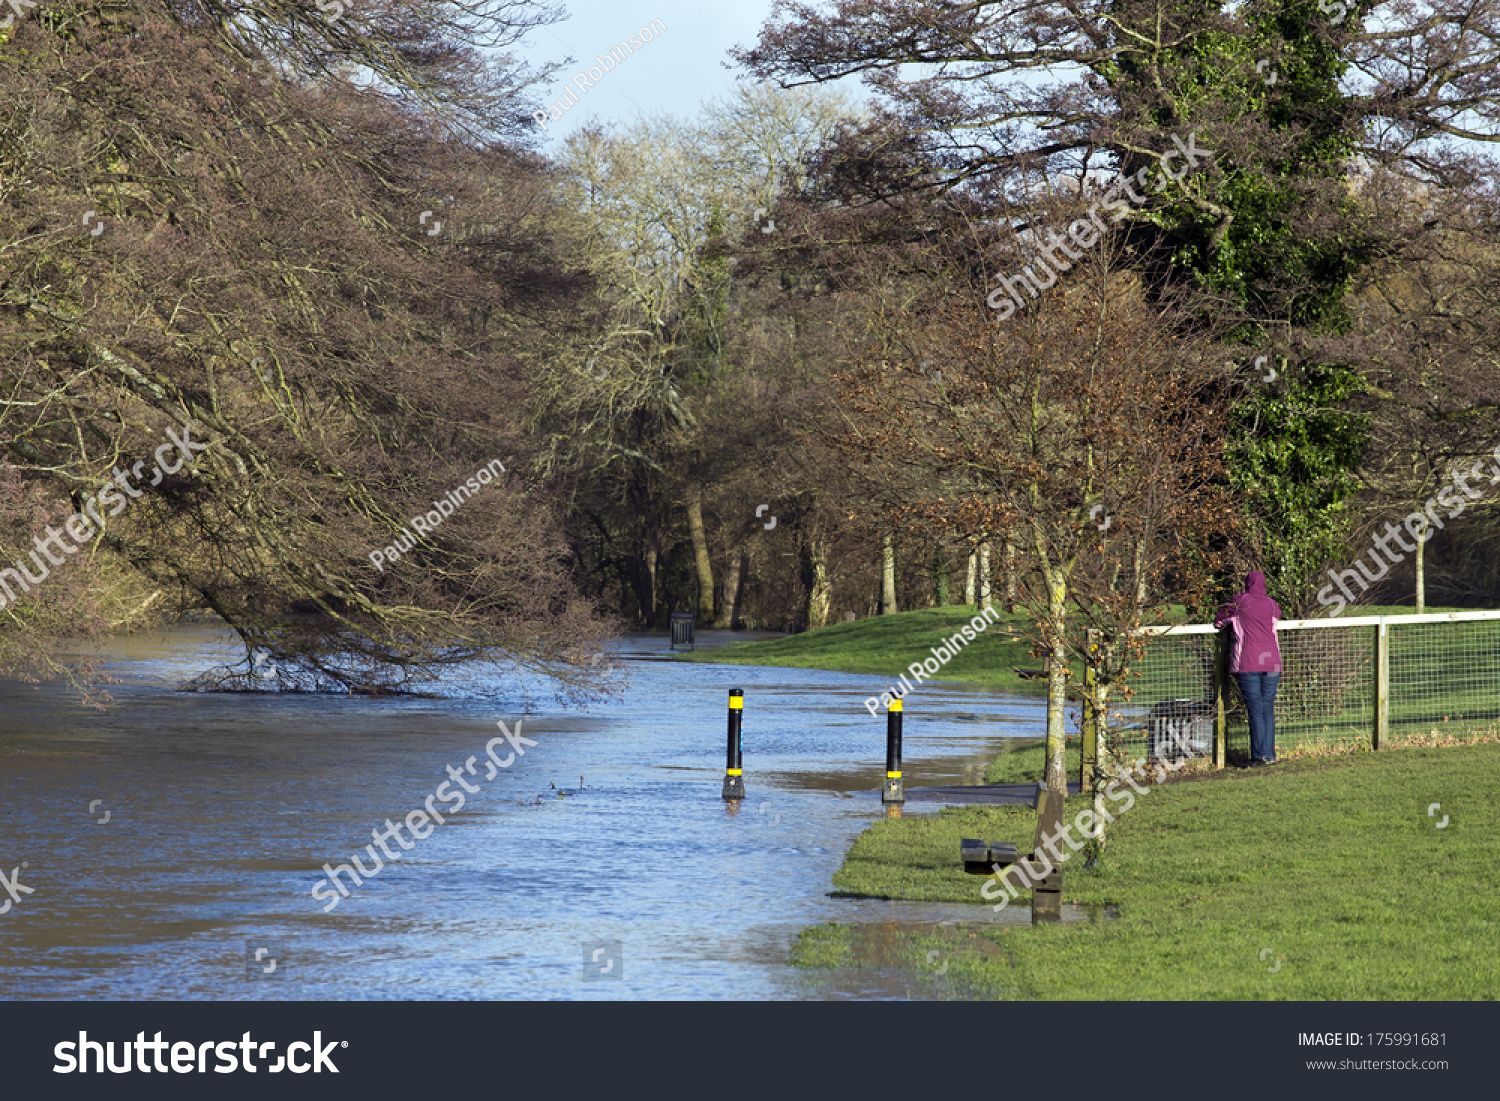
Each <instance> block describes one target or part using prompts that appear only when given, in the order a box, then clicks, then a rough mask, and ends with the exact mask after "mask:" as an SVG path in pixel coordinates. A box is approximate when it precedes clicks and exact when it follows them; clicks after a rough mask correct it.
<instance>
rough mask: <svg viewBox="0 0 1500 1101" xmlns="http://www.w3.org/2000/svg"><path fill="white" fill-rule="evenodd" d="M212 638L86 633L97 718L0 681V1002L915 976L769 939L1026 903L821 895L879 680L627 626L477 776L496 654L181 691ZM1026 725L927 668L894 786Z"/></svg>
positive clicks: (864, 802) (843, 991)
mask: <svg viewBox="0 0 1500 1101" xmlns="http://www.w3.org/2000/svg"><path fill="white" fill-rule="evenodd" d="M744 637H746V636H744V635H737V636H735V638H736V639H740V638H744ZM227 639H228V636H227V635H226V634H225V633H223V632H219V631H216V630H214V629H212V628H209V627H206V626H183V627H178V628H174V629H173V630H171V631H170V632H166V633H158V634H156V635H154V636H138V637H135V638H130V639H119V640H114V641H112V642H110V643H109V644H108V645H107V646H106V647H105V648H104V649H103V651H102V655H101V656H102V660H103V662H104V668H105V670H106V671H107V672H108V673H109V674H110V675H112V676H113V677H115V678H116V679H117V681H118V683H116V684H114V685H113V686H112V687H111V689H110V691H111V692H112V694H113V696H114V699H115V702H114V704H113V706H112V707H110V708H109V709H108V710H105V711H102V712H101V711H97V710H93V709H90V708H88V707H86V706H84V705H82V704H81V703H79V702H78V701H77V700H76V698H75V697H74V696H72V695H71V694H70V693H69V690H68V689H66V688H64V687H61V686H59V685H44V686H42V687H41V688H40V689H36V688H32V687H30V686H26V685H21V684H16V683H13V682H7V683H5V684H4V685H3V686H0V706H3V713H0V874H3V875H5V876H6V877H10V875H11V869H12V868H17V869H19V871H18V874H17V875H16V876H15V877H13V879H14V882H15V883H16V884H18V886H17V887H16V888H15V891H14V892H7V891H6V890H4V889H0V902H10V903H11V905H10V908H9V910H8V912H5V913H3V914H0V997H3V998H7V999H42V998H47V999H53V998H55V999H159V998H192V999H199V998H201V999H215V1000H231V999H232V1000H245V999H248V1000H285V999H330V1000H346V999H429V998H442V999H467V998H474V999H661V998H691V999H720V998H724V999H743V998H756V999H761V998H765V999H840V998H903V997H929V996H940V995H938V994H936V993H934V992H933V991H932V989H931V986H930V984H929V985H928V986H927V987H920V984H918V986H919V987H920V988H918V989H914V988H913V981H912V975H911V973H910V970H909V968H903V967H896V966H889V967H888V966H883V965H880V966H867V967H862V968H840V969H837V970H833V971H826V972H823V971H804V970H799V969H797V968H794V967H792V966H790V965H788V963H787V951H788V948H789V946H790V945H791V943H792V941H793V939H794V938H795V936H796V934H797V932H798V931H799V930H801V929H803V928H805V927H806V926H808V925H812V924H816V923H818V922H824V921H842V922H854V923H861V924H862V925H863V926H864V931H865V932H867V933H870V932H873V933H876V934H879V933H881V932H884V933H890V932H891V931H894V930H901V929H908V928H920V927H923V926H932V927H938V926H942V925H945V924H946V925H949V926H951V925H953V924H954V923H957V922H988V921H1002V920H1003V921H1021V920H1025V917H1026V908H1025V907H1011V908H1009V909H1008V910H1007V911H1004V912H1002V913H1001V914H999V915H996V914H994V913H992V911H991V910H990V909H989V908H988V907H985V906H979V905H974V906H967V905H962V904H927V903H915V902H893V901H881V900H870V899H844V898H836V897H832V896H831V893H830V892H831V891H832V885H831V882H830V881H831V877H832V875H833V873H834V872H835V871H836V870H837V869H838V867H839V865H840V863H841V862H842V859H843V856H844V853H845V852H846V850H847V848H848V846H849V844H850V843H851V842H852V841H853V839H854V837H855V836H857V835H858V833H859V832H860V831H861V830H863V829H864V828H865V827H866V826H867V825H868V824H869V823H870V822H871V821H872V820H874V819H876V818H879V817H882V816H883V812H882V809H881V805H880V801H879V786H880V781H881V777H882V775H883V770H884V744H885V724H884V718H883V716H882V717H881V718H879V719H872V718H871V717H870V715H869V713H868V712H867V711H866V710H865V708H864V706H863V700H864V699H865V697H867V696H869V695H871V694H878V693H879V692H880V691H882V690H883V689H884V688H885V686H886V685H887V684H888V683H889V681H890V678H889V677H885V678H880V677H872V676H856V675H850V674H841V673H827V672H819V671H814V670H796V669H772V668H764V667H733V666H723V665H703V664H693V663H686V662H681V661H673V660H664V659H665V658H666V656H667V655H666V653H665V651H666V649H667V644H666V640H665V639H664V638H662V637H661V636H651V637H634V638H629V639H626V640H625V641H624V642H623V643H622V644H621V646H620V650H621V654H622V657H624V658H625V668H626V672H627V676H628V684H627V686H626V687H625V689H624V690H623V693H622V694H621V695H620V696H618V697H617V698H615V699H612V700H610V701H609V702H605V703H600V704H597V705H595V706H592V707H591V708H588V709H583V710H562V709H559V708H553V709H551V710H548V709H547V708H546V707H545V706H540V707H539V709H538V710H537V711H536V712H535V713H534V714H531V715H528V716H526V717H525V718H524V719H522V721H521V730H520V733H521V735H522V736H523V737H525V738H527V739H530V740H532V741H534V742H535V743H536V744H535V745H534V746H533V745H526V744H525V743H521V744H522V748H524V750H525V752H524V754H523V755H519V756H516V757H514V759H513V760H512V761H511V763H510V765H509V767H507V768H503V769H498V770H497V769H494V768H493V766H488V770H489V771H493V772H494V777H493V779H489V778H487V777H486V772H487V761H488V758H487V757H486V754H485V746H486V743H487V742H488V741H489V740H490V739H491V738H493V737H495V736H496V735H497V734H498V733H499V731H498V729H497V726H496V723H497V720H505V721H506V722H507V723H508V724H509V725H510V726H511V728H512V729H513V730H514V728H515V722H516V720H517V718H519V717H520V716H521V714H522V712H521V706H522V703H521V696H520V693H519V690H518V688H517V687H516V685H515V684H514V683H511V682H509V681H508V680H507V678H504V677H501V678H499V679H498V681H497V683H495V684H493V685H492V686H491V687H492V692H491V693H489V696H488V698H458V699H442V700H417V699H396V700H391V699H385V700H367V699H347V698H331V697H326V696H325V697H317V696H294V695H269V694H265V695H262V694H239V695H224V694H189V693H182V692H178V691H176V690H175V689H176V687H177V686H178V685H179V684H180V683H182V682H183V681H184V680H186V679H187V678H189V677H190V676H192V675H194V674H196V673H199V672H201V671H202V670H204V669H205V668H207V667H209V666H210V665H211V664H213V663H215V662H216V661H219V660H223V659H224V658H225V657H226V656H227V655H228V654H229V653H230V650H229V648H228V645H227ZM725 640H726V636H715V635H714V634H713V633H711V632H701V633H700V636H699V644H700V646H701V645H704V644H705V643H706V644H709V645H712V644H714V643H715V642H722V641H725ZM730 688H743V689H744V691H745V718H744V758H745V760H744V764H745V784H746V789H747V798H746V800H745V802H744V803H743V804H741V805H740V806H738V807H737V808H735V807H730V806H727V805H726V804H725V803H724V802H723V801H722V799H721V798H720V787H721V784H722V780H723V755H724V740H725V706H726V697H727V692H728V689H730ZM534 706H536V705H534ZM1040 724H1041V704H1040V703H1039V702H1037V701H1031V700H1022V699H1010V698H1005V697H1000V696H995V695H992V694H987V693H980V692H976V691H972V690H967V689H964V688H962V687H960V686H952V685H942V684H933V685H924V686H922V687H920V688H919V689H918V690H917V692H916V693H915V694H914V695H913V696H912V698H911V699H910V700H909V702H908V710H907V712H906V723H905V759H906V772H907V776H908V780H907V782H908V784H909V785H910V786H918V785H926V784H929V783H932V784H941V783H955V782H965V781H967V782H977V781H978V779H979V774H980V772H981V771H982V768H983V766H984V763H985V762H986V761H987V760H988V759H989V758H990V756H992V755H993V753H994V752H995V751H996V749H997V748H998V747H999V745H1000V744H1001V741H1000V739H1002V738H1005V737H1019V736H1034V735H1035V733H1036V731H1037V730H1038V729H1039V727H1040ZM495 752H496V754H497V755H499V756H500V758H501V760H504V759H505V758H506V755H507V754H508V753H509V747H508V746H497V747H496V750H495ZM471 757H476V758H477V759H478V767H477V768H476V770H475V772H474V773H473V774H469V773H463V776H464V778H465V782H466V783H467V785H468V786H469V787H472V788H474V789H475V790H474V791H473V792H471V793H469V794H467V795H465V805H464V806H463V808H462V810H455V808H454V800H453V799H452V795H453V793H454V792H455V791H456V790H457V785H455V784H451V783H450V786H449V787H448V788H446V789H444V790H445V792H446V793H447V795H448V799H449V801H448V802H446V803H445V802H441V801H439V802H436V803H435V806H436V809H437V810H438V812H439V813H444V812H447V816H446V820H445V821H444V822H443V823H442V824H441V825H438V824H437V823H436V822H435V821H429V822H428V823H426V825H425V826H424V824H423V822H422V820H421V818H417V819H416V822H415V829H416V830H418V831H420V830H422V829H424V828H425V829H427V830H429V831H430V832H429V833H428V834H427V835H426V836H425V837H423V838H422V839H420V840H417V839H415V838H414V837H412V835H411V834H410V833H407V832H404V831H403V832H401V833H400V834H399V835H391V834H387V839H386V845H387V847H388V848H390V849H391V850H392V851H393V852H395V853H397V854H400V855H401V857H402V858H401V859H400V860H399V861H387V862H386V866H385V867H384V868H383V869H382V870H380V871H379V872H378V874H374V875H372V876H371V877H370V878H369V879H367V880H366V881H365V882H364V883H363V884H362V885H360V886H353V884H352V882H350V881H349V880H348V879H347V878H346V879H345V882H346V884H348V885H349V886H350V887H351V888H352V889H351V890H350V893H349V896H348V897H347V898H342V897H341V898H340V901H339V904H338V905H337V906H336V907H334V908H333V909H332V910H331V911H328V912H325V909H324V907H325V906H326V905H327V902H326V901H325V900H326V899H328V898H330V897H333V896H332V892H331V890H330V889H327V888H325V890H324V894H323V895H322V897H321V898H314V897H313V895H312V891H313V889H314V888H315V887H317V886H318V885H319V883H320V881H321V880H322V879H323V878H324V872H323V870H322V869H323V866H324V864H325V863H326V864H331V865H334V866H337V865H339V864H343V863H348V862H349V861H350V857H351V854H354V853H358V854H359V855H360V856H361V858H362V860H363V862H364V863H365V864H366V865H367V866H368V865H372V864H374V861H373V860H372V859H371V856H370V854H369V853H366V852H365V846H366V845H367V844H371V832H372V830H379V831H381V832H385V831H386V820H387V819H390V820H391V821H392V822H400V821H401V820H404V819H406V818H407V816H408V814H409V813H410V812H412V811H418V810H422V808H423V807H424V806H425V804H426V803H427V800H428V798H429V796H431V795H432V794H433V793H434V791H435V789H437V788H439V786H440V785H441V784H443V782H444V781H447V780H449V774H448V773H447V772H446V771H445V770H446V768H447V767H448V766H449V765H453V766H456V767H457V768H459V769H462V768H463V767H464V766H465V764H466V762H467V761H468V760H469V758H471ZM920 809H921V810H922V811H923V812H926V813H931V812H932V811H931V810H929V809H928V808H926V807H923V808H920ZM913 812H914V810H908V813H913ZM398 837H399V840H398ZM404 845H410V846H411V848H410V849H404V847H403V846H404ZM374 852H375V854H377V855H381V850H380V848H379V847H376V848H375V849H374ZM955 856H956V854H955ZM975 882H976V884H978V882H979V880H978V879H977V878H976V880H975ZM24 888H29V891H27V890H25V889H24ZM17 895H18V896H19V901H15V898H16V896H17ZM977 901H978V892H977V889H976V902H977ZM1073 916H1077V915H1073ZM869 939H870V938H866V940H869ZM879 939H880V937H879V936H876V937H874V940H879ZM876 962H877V963H879V961H876Z"/></svg>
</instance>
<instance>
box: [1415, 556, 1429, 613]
mask: <svg viewBox="0 0 1500 1101" xmlns="http://www.w3.org/2000/svg"><path fill="white" fill-rule="evenodd" d="M1425 546H1426V544H1425V543H1423V542H1422V540H1420V539H1418V540H1417V614H1418V615H1421V614H1422V613H1423V612H1425V611H1426V610H1427V576H1426V574H1425V573H1424V572H1423V569H1422V548H1423V547H1425Z"/></svg>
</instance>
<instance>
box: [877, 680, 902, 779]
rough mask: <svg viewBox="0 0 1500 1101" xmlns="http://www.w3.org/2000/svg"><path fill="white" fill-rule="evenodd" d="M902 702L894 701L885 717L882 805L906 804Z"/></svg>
mask: <svg viewBox="0 0 1500 1101" xmlns="http://www.w3.org/2000/svg"><path fill="white" fill-rule="evenodd" d="M901 719H902V711H901V701H900V700H892V701H891V709H890V710H889V711H887V712H886V715H885V790H884V792H883V793H882V794H881V796H880V801H881V802H882V803H904V802H906V788H905V786H904V785H903V784H902V782H901Z"/></svg>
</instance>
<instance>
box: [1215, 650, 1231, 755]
mask: <svg viewBox="0 0 1500 1101" xmlns="http://www.w3.org/2000/svg"><path fill="white" fill-rule="evenodd" d="M1228 684H1229V644H1228V641H1227V638H1226V636H1225V633H1224V631H1219V632H1217V633H1216V634H1215V635H1214V768H1223V767H1224V761H1225V755H1226V752H1227V750H1228V748H1229V708H1228V705H1227V703H1226V700H1225V691H1226V689H1227V687H1228Z"/></svg>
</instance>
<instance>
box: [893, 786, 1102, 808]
mask: <svg viewBox="0 0 1500 1101" xmlns="http://www.w3.org/2000/svg"><path fill="white" fill-rule="evenodd" d="M1041 786H1042V785H1041V784H1039V783H1036V782H1034V781H1033V782H1032V783H1028V784H951V785H949V786H948V787H941V788H907V789H906V801H907V802H908V803H992V804H1006V805H1011V806H1023V807H1031V806H1035V805H1036V793H1037V792H1038V791H1039V790H1040V789H1041ZM1068 794H1069V795H1077V794H1078V781H1077V780H1069V781H1068Z"/></svg>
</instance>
